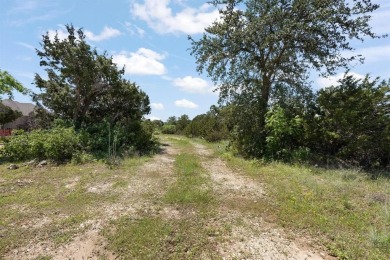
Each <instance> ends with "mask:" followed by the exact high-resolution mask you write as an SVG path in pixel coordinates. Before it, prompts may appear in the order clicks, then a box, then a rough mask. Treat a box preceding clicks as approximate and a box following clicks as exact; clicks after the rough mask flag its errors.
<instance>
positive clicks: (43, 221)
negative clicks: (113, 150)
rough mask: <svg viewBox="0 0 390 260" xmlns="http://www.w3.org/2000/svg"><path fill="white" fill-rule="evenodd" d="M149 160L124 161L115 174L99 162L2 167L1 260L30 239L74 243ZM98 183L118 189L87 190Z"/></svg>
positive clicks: (144, 158)
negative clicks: (101, 207) (82, 225)
mask: <svg viewBox="0 0 390 260" xmlns="http://www.w3.org/2000/svg"><path fill="white" fill-rule="evenodd" d="M146 160H148V158H147V157H142V158H132V159H125V160H124V161H123V164H122V165H121V166H120V167H118V168H116V169H115V170H110V169H108V168H107V166H106V165H104V164H103V163H98V162H95V163H90V164H84V165H61V166H59V167H54V166H47V167H45V168H34V167H21V168H19V169H17V170H12V171H11V170H8V169H6V165H0V194H1V196H0V258H1V256H3V255H4V254H5V253H6V252H8V251H10V250H12V249H14V248H16V247H20V246H23V245H27V243H29V242H31V241H41V240H48V241H51V242H52V243H54V244H55V245H59V244H62V243H66V242H69V241H70V240H71V239H72V238H73V236H74V235H75V234H78V233H80V232H83V228H80V225H81V224H82V223H84V222H87V221H88V220H89V219H96V217H98V216H99V214H102V212H99V210H98V209H99V206H101V205H103V204H104V203H114V202H115V201H116V200H118V199H119V193H118V192H117V189H120V188H121V187H123V186H124V185H125V184H124V183H126V179H127V178H128V177H129V176H132V175H133V174H134V173H135V169H136V168H137V167H138V166H139V165H141V164H143V163H144V162H145V161H146ZM99 183H112V184H113V186H112V187H113V190H112V191H109V192H105V193H93V192H90V191H89V190H88V188H89V187H91V186H94V185H96V184H99Z"/></svg>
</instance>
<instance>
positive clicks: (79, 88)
mask: <svg viewBox="0 0 390 260" xmlns="http://www.w3.org/2000/svg"><path fill="white" fill-rule="evenodd" d="M66 29H67V32H68V36H67V38H66V39H64V40H60V39H59V37H58V35H56V36H55V38H54V39H51V38H50V36H49V34H48V33H46V35H43V38H42V43H41V46H42V50H37V54H38V56H39V57H40V59H41V62H40V65H41V66H43V67H45V70H46V72H47V78H48V79H47V80H46V79H44V78H42V77H41V76H40V75H38V74H36V75H35V84H36V86H37V87H39V88H40V89H41V90H42V93H40V94H36V95H35V97H34V100H35V101H37V102H38V104H41V105H43V106H45V107H47V108H48V109H50V110H51V112H52V113H53V114H54V117H57V118H61V119H64V120H68V121H71V122H72V123H73V125H74V126H75V127H76V129H79V128H81V127H87V126H89V125H91V124H94V123H96V122H100V121H103V120H106V121H108V122H110V123H111V124H115V123H117V122H120V121H123V120H133V121H134V120H135V121H137V120H138V121H139V120H141V118H142V116H143V115H144V114H148V113H149V112H150V107H149V98H148V96H147V95H146V94H145V93H144V92H143V91H141V90H140V89H139V87H138V86H137V85H136V84H135V83H131V82H129V81H127V80H124V79H122V75H123V73H124V70H123V69H122V70H118V69H117V67H116V65H115V64H114V63H113V62H112V58H111V57H108V56H107V54H106V53H103V54H99V53H98V52H97V50H96V49H92V48H91V46H90V45H89V44H88V43H87V42H86V41H85V34H84V32H83V30H82V29H79V30H77V31H76V30H75V28H74V27H73V26H72V25H67V26H66Z"/></svg>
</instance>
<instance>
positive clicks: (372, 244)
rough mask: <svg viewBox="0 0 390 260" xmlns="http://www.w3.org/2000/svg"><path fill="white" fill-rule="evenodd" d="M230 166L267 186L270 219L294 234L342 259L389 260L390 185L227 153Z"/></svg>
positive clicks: (351, 172) (349, 172) (224, 155)
mask: <svg viewBox="0 0 390 260" xmlns="http://www.w3.org/2000/svg"><path fill="white" fill-rule="evenodd" d="M209 146H210V147H212V148H213V149H214V150H215V151H216V153H217V154H218V155H219V156H221V157H222V158H223V159H224V160H225V161H227V163H228V165H229V167H231V168H234V169H237V170H240V171H241V172H243V173H244V174H246V175H248V176H251V177H252V178H253V180H254V181H258V182H262V183H264V184H265V186H266V189H267V190H266V193H267V199H268V200H267V201H268V202H267V208H268V209H269V210H267V211H266V212H268V214H269V215H270V216H269V217H270V218H271V219H273V221H276V222H277V223H278V224H280V225H281V226H284V227H285V228H287V229H290V230H293V231H294V232H295V233H298V234H299V233H302V234H303V235H304V234H308V235H309V236H311V237H313V238H314V239H316V240H317V242H318V243H319V244H324V245H326V247H327V248H328V249H329V251H330V252H331V253H332V254H333V255H335V256H337V257H339V258H342V259H388V258H389V256H390V180H389V179H385V178H379V179H376V180H373V179H371V178H370V177H369V176H368V175H365V174H364V173H363V172H358V171H354V170H325V169H319V168H310V167H303V166H291V165H286V164H279V163H271V164H264V163H262V162H259V161H250V160H244V159H242V158H237V157H234V156H232V155H230V154H229V153H224V151H223V150H224V145H223V144H211V145H209Z"/></svg>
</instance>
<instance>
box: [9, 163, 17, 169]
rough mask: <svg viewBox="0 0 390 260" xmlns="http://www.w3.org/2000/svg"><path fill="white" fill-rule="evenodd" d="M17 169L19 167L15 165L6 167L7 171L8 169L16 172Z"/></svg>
mask: <svg viewBox="0 0 390 260" xmlns="http://www.w3.org/2000/svg"><path fill="white" fill-rule="evenodd" d="M18 168H19V166H17V165H16V164H10V166H8V167H7V169H10V170H16V169H18Z"/></svg>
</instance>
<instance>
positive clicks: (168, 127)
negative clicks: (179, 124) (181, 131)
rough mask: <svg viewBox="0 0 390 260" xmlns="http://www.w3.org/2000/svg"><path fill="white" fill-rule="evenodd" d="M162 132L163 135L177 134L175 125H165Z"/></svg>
mask: <svg viewBox="0 0 390 260" xmlns="http://www.w3.org/2000/svg"><path fill="white" fill-rule="evenodd" d="M161 132H162V133H163V134H171V135H173V134H175V133H176V126H175V125H163V127H162V129H161Z"/></svg>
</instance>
